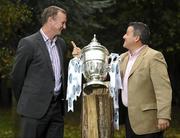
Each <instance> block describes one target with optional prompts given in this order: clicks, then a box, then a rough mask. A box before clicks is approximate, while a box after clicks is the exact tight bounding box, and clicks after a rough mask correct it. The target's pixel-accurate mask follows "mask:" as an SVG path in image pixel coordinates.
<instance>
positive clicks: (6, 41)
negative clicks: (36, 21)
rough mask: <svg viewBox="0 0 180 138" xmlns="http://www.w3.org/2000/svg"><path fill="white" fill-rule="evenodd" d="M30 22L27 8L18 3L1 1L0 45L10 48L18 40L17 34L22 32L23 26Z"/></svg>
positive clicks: (29, 13)
mask: <svg viewBox="0 0 180 138" xmlns="http://www.w3.org/2000/svg"><path fill="white" fill-rule="evenodd" d="M30 21H31V12H30V11H29V9H28V7H27V6H26V5H24V4H21V3H19V2H18V1H17V2H15V3H13V2H11V1H10V0H1V5H0V32H1V33H0V45H1V47H3V46H6V47H10V45H11V44H12V45H13V42H14V40H17V38H18V34H17V33H18V32H20V30H23V29H24V28H22V27H23V24H24V23H29V22H30Z"/></svg>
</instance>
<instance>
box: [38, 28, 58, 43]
mask: <svg viewBox="0 0 180 138" xmlns="http://www.w3.org/2000/svg"><path fill="white" fill-rule="evenodd" d="M40 33H41V35H42V37H43V39H44V41H45V42H46V43H47V42H50V43H51V44H53V43H55V42H56V40H57V37H55V38H54V39H53V40H50V39H49V38H48V36H47V35H46V34H45V33H44V32H43V30H42V28H41V29H40Z"/></svg>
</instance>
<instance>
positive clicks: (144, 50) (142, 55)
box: [129, 46, 148, 77]
mask: <svg viewBox="0 0 180 138" xmlns="http://www.w3.org/2000/svg"><path fill="white" fill-rule="evenodd" d="M147 49H148V46H145V47H144V48H143V49H142V50H141V51H140V54H139V56H138V57H137V59H136V61H135V63H134V65H133V66H132V69H131V71H130V74H129V77H130V76H131V75H132V74H133V72H134V71H135V70H136V69H137V67H138V66H139V65H140V63H141V62H142V60H143V59H144V54H145V53H146V51H147Z"/></svg>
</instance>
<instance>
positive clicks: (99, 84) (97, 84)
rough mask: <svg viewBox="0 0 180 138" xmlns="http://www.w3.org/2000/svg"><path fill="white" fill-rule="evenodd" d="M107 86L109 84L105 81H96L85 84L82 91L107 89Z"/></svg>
mask: <svg viewBox="0 0 180 138" xmlns="http://www.w3.org/2000/svg"><path fill="white" fill-rule="evenodd" d="M108 85H109V83H108V82H107V81H106V82H102V81H98V80H93V81H90V82H88V83H85V84H84V85H83V90H84V91H86V90H89V89H93V88H108ZM88 94H89V93H88Z"/></svg>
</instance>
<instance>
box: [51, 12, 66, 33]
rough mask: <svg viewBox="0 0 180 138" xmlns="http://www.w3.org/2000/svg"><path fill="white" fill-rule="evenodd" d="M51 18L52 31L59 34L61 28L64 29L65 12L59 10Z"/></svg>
mask: <svg viewBox="0 0 180 138" xmlns="http://www.w3.org/2000/svg"><path fill="white" fill-rule="evenodd" d="M52 20H53V21H52V31H53V32H54V33H55V35H60V34H61V32H62V30H64V29H66V22H67V17H66V14H64V13H62V12H61V11H59V12H58V14H57V15H56V16H55V17H54V18H53V19H52Z"/></svg>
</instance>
